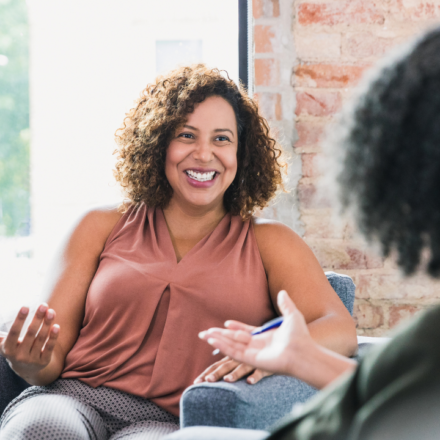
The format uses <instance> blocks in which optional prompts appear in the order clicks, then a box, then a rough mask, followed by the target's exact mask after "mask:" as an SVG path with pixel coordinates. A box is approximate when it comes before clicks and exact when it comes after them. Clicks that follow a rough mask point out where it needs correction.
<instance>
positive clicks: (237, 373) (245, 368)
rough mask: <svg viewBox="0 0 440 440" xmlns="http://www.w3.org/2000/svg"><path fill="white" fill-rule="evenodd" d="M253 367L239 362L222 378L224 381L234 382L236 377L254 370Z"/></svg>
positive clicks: (238, 377)
mask: <svg viewBox="0 0 440 440" xmlns="http://www.w3.org/2000/svg"><path fill="white" fill-rule="evenodd" d="M254 369H255V368H254V367H251V366H250V365H247V364H240V365H238V367H237V368H234V370H233V371H231V372H230V373H229V374H227V375H226V376H225V377H224V378H223V379H224V380H225V381H226V382H235V381H237V380H238V379H241V378H242V377H243V376H246V375H247V374H249V373H250V372H252V371H254Z"/></svg>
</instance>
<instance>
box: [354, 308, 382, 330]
mask: <svg viewBox="0 0 440 440" xmlns="http://www.w3.org/2000/svg"><path fill="white" fill-rule="evenodd" d="M353 317H354V320H355V321H356V327H358V328H376V327H380V326H382V325H383V324H384V321H385V320H384V313H383V310H382V307H380V306H373V305H371V304H355V305H354V308H353Z"/></svg>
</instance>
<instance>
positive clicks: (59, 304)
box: [0, 209, 121, 385]
mask: <svg viewBox="0 0 440 440" xmlns="http://www.w3.org/2000/svg"><path fill="white" fill-rule="evenodd" d="M120 217H121V214H120V213H119V212H118V211H117V210H116V209H99V210H94V211H91V212H89V213H87V214H86V215H85V216H84V217H83V218H82V219H81V220H80V221H79V222H78V223H77V225H76V226H75V227H74V229H73V231H72V233H71V234H70V235H69V236H68V238H67V239H66V241H65V243H64V244H63V245H62V247H61V249H60V251H59V253H58V255H57V256H56V258H55V263H54V265H53V267H52V268H51V270H50V272H49V274H50V275H49V278H48V282H47V284H46V287H45V290H46V292H47V296H48V301H47V303H48V306H49V308H50V309H52V310H54V311H55V312H56V317H55V320H54V321H53V322H51V323H50V324H51V326H52V328H53V326H54V325H55V327H59V335H57V340H56V342H55V341H52V342H51V343H53V344H54V346H53V349H52V350H51V356H49V359H48V362H47V365H45V366H44V368H41V365H40V368H38V366H35V365H33V363H32V362H31V359H29V358H28V357H29V356H28V354H27V352H28V350H22V349H21V348H22V347H23V344H22V343H20V342H19V341H18V335H17V330H18V333H19V331H20V329H21V327H22V325H23V322H24V319H23V315H22V314H21V315H20V313H19V315H18V316H17V320H16V323H14V326H15V327H14V326H13V329H11V330H12V332H9V335H8V336H7V337H6V338H4V339H2V340H0V344H1V345H0V348H1V347H5V346H6V347H7V349H6V353H3V355H4V356H5V357H6V358H7V359H8V360H9V363H10V365H11V367H12V368H13V369H14V371H15V372H16V373H17V374H18V375H20V376H21V377H23V379H25V380H26V381H27V382H28V383H30V384H32V385H47V384H49V383H51V382H53V381H54V380H56V379H57V378H58V377H59V376H60V374H61V372H62V370H63V367H64V361H65V358H66V356H67V353H68V352H69V351H70V349H71V348H72V346H73V345H74V343H75V342H76V340H77V338H78V335H79V331H80V329H81V324H82V321H83V317H84V309H85V302H86V296H87V291H88V289H89V286H90V283H91V282H92V279H93V277H94V275H95V272H96V270H97V267H98V263H99V257H100V255H101V252H102V250H103V248H104V245H105V242H106V240H107V238H108V236H109V235H110V233H111V231H112V229H113V227H114V226H115V224H116V222H117V221H118V220H119V218H120ZM43 321H45V323H46V321H47V317H45V315H44V314H43V315H42V316H41V314H40V315H39V314H38V311H37V313H36V316H35V317H34V320H33V322H32V323H31V325H30V326H29V329H28V332H27V333H26V335H25V336H24V338H23V342H26V346H32V344H34V343H35V342H34V341H36V339H35V333H36V331H37V330H38V328H39V326H40V325H41V323H43ZM50 334H51V335H52V330H51V332H50ZM8 338H9V342H8ZM49 340H50V339H49ZM20 344H22V345H21V346H20ZM33 358H34V360H35V355H33ZM34 363H35V362H34Z"/></svg>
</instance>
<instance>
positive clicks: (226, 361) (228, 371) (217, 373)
mask: <svg viewBox="0 0 440 440" xmlns="http://www.w3.org/2000/svg"><path fill="white" fill-rule="evenodd" d="M249 373H252V374H249ZM248 374H249V376H248V378H247V379H246V382H247V383H249V384H252V385H253V384H256V383H257V382H258V381H260V380H261V379H262V378H263V377H266V376H271V375H272V373H269V372H267V371H263V370H260V369H258V368H257V369H256V368H255V367H251V366H250V365H246V364H242V363H241V362H237V361H234V360H233V359H231V358H229V357H228V356H226V357H224V358H223V359H221V360H220V361H218V362H215V363H214V364H212V365H211V366H210V367H208V368H207V369H206V370H205V371H204V372H203V373H202V374H201V375H200V376H198V377H197V378H196V380H195V381H194V383H195V384H196V383H202V382H205V381H206V382H217V381H219V380H221V379H223V380H225V381H226V382H235V381H237V380H239V379H241V378H242V377H244V376H246V375H248Z"/></svg>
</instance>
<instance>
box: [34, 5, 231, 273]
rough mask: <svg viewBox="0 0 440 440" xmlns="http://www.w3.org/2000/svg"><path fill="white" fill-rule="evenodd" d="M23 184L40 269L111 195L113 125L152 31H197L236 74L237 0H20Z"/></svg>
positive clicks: (140, 80) (150, 68)
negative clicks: (26, 97)
mask: <svg viewBox="0 0 440 440" xmlns="http://www.w3.org/2000/svg"><path fill="white" fill-rule="evenodd" d="M29 12H30V14H29V16H30V26H31V72H30V84H31V136H32V138H31V151H32V153H31V155H32V159H31V187H32V202H31V203H32V235H33V237H34V258H35V259H36V262H37V263H38V267H39V270H40V272H43V273H44V272H45V271H46V268H47V264H48V262H49V260H50V259H51V256H52V255H53V253H54V250H55V248H56V247H57V245H58V243H59V242H60V240H61V238H62V237H63V235H64V234H65V233H66V230H67V229H69V227H70V226H71V224H72V222H73V221H74V220H75V219H76V218H77V217H78V216H79V215H80V214H81V213H83V212H84V211H86V210H87V209H90V208H92V207H94V206H99V205H105V204H109V203H117V202H118V201H119V200H120V199H121V196H120V192H119V189H118V187H117V186H116V184H115V182H114V179H113V176H112V168H113V164H114V157H113V156H112V152H113V150H114V149H115V144H114V132H115V130H116V129H117V128H118V127H119V126H120V125H121V122H122V119H123V117H124V114H125V112H126V111H127V110H128V109H129V108H131V106H132V104H133V101H134V99H135V98H137V96H138V95H139V93H140V91H141V90H142V89H143V88H144V87H145V86H146V84H147V83H148V82H152V81H153V79H154V77H155V75H156V66H155V41H156V40H179V39H202V40H203V57H204V60H203V61H205V62H206V63H208V64H209V65H211V66H216V67H219V68H222V69H226V70H228V71H229V73H230V75H231V77H232V78H233V79H237V77H238V43H237V38H238V27H237V22H238V17H237V0H222V1H221V2H220V1H218V0H185V1H182V0H160V1H154V0H63V1H60V0H29Z"/></svg>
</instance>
